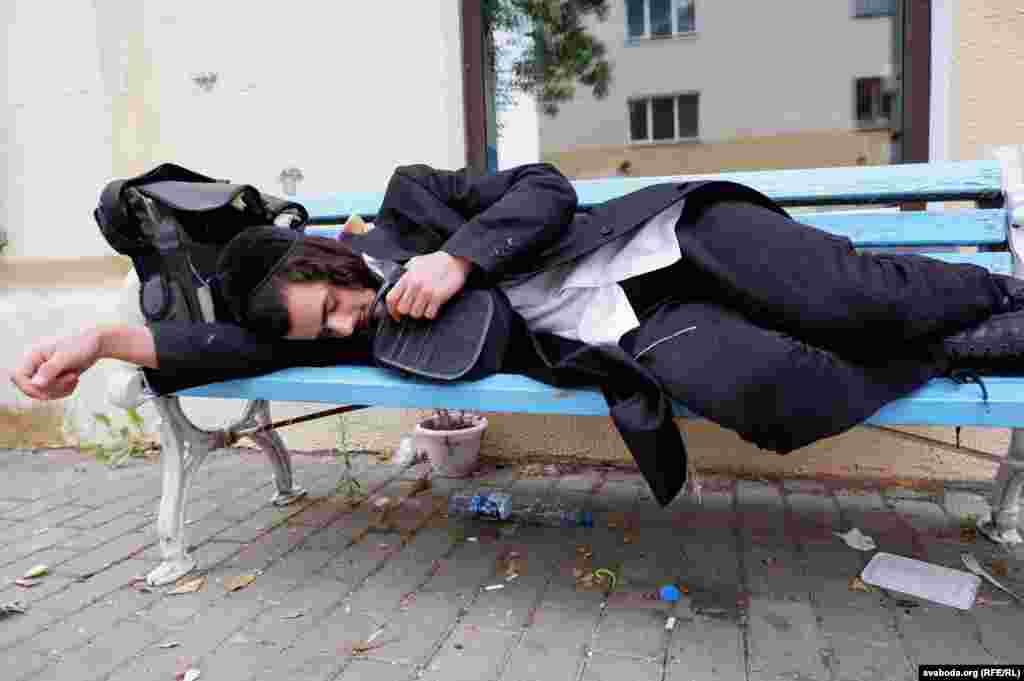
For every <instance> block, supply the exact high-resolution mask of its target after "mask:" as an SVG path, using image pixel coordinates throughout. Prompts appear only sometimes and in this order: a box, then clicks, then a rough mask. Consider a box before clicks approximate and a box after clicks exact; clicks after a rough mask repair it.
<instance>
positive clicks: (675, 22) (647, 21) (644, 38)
mask: <svg viewBox="0 0 1024 681" xmlns="http://www.w3.org/2000/svg"><path fill="white" fill-rule="evenodd" d="M629 2H630V0H624V1H623V5H626V21H625V26H626V43H627V44H635V43H644V42H649V41H658V40H672V39H674V38H692V37H694V36H696V35H697V31H698V28H697V0H692V2H691V4H692V5H693V29H691V30H689V31H680V30H679V12H678V11H677V9H678V8H677V7H676V0H669V2H670V3H671V10H670V11H669V20H670V21H671V22H672V32H671V33H670V34H668V35H651V0H633V2H641V3H643V6H644V32H643V35H637V36H634V35H631V34H630V32H629V29H630V27H629V7H628V5H629Z"/></svg>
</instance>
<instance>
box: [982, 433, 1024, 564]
mask: <svg viewBox="0 0 1024 681" xmlns="http://www.w3.org/2000/svg"><path fill="white" fill-rule="evenodd" d="M1022 489H1024V429H1021V428H1014V429H1013V431H1012V432H1011V433H1010V451H1009V454H1008V455H1007V457H1006V460H1005V461H1003V462H1002V463H1001V464H999V472H998V473H997V474H996V487H995V489H994V490H992V496H991V498H990V499H989V505H991V506H992V518H991V520H985V519H981V520H980V521H979V522H978V529H980V530H981V532H982V533H983V534H984V535H985V536H986V537H988V538H989V539H991V540H992V541H995V542H999V543H1000V544H1019V543H1021V541H1022V538H1021V534H1020V520H1021V518H1020V501H1021V490H1022Z"/></svg>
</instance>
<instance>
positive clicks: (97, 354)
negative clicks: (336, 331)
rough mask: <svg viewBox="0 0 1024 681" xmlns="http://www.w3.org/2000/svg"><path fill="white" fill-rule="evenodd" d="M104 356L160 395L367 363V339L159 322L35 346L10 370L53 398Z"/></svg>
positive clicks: (33, 392) (40, 396)
mask: <svg viewBox="0 0 1024 681" xmlns="http://www.w3.org/2000/svg"><path fill="white" fill-rule="evenodd" d="M101 359H118V360H121V361H124V362H129V363H131V364H136V365H138V366H141V367H145V368H146V369H149V370H151V371H147V378H148V379H149V382H150V385H151V386H152V387H153V389H154V390H155V391H156V392H157V393H159V394H167V393H171V392H176V391H178V390H184V389H185V388H190V387H193V386H197V385H203V384H206V383H215V382H217V381H223V380H228V379H232V378H242V377H245V376H255V375H258V374H263V373H268V372H270V371H276V370H277V369H284V368H287V367H294V366H332V365H338V364H364V365H365V364H369V363H370V362H371V360H370V348H369V340H368V339H366V338H363V337H361V336H359V337H352V338H340V339H318V340H291V339H284V338H271V337H268V336H259V335H256V334H253V333H251V332H249V331H247V330H245V329H243V328H241V327H239V326H235V325H234V324H221V323H209V324H193V323H191V322H160V323H157V324H154V325H153V326H152V327H147V326H142V325H130V324H120V325H110V326H101V327H94V328H91V329H86V330H85V331H82V332H80V333H78V334H75V335H72V336H66V337H64V338H51V339H47V340H44V341H42V342H40V343H38V344H37V345H36V346H35V347H34V348H33V349H32V350H31V351H30V352H29V353H28V354H27V355H25V357H24V358H23V359H22V361H21V363H20V364H19V365H18V366H17V367H16V368H15V369H14V370H13V371H12V372H11V381H12V382H13V383H14V385H15V386H17V387H18V389H19V390H21V392H23V393H24V394H25V395H27V396H29V397H32V398H34V399H37V400H56V399H61V398H63V397H67V396H68V395H70V394H71V393H73V392H74V391H75V388H76V387H77V386H78V379H79V377H80V376H81V374H82V373H84V372H85V371H87V370H88V369H89V368H91V367H92V366H93V365H94V364H95V363H96V362H97V361H99V360H101Z"/></svg>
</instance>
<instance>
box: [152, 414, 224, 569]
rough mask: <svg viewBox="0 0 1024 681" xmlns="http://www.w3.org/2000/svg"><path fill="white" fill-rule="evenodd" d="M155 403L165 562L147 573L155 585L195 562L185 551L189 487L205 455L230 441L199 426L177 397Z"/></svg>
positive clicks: (159, 524) (159, 530)
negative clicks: (157, 418) (158, 425)
mask: <svg viewBox="0 0 1024 681" xmlns="http://www.w3.org/2000/svg"><path fill="white" fill-rule="evenodd" d="M154 405H155V406H156V409H157V411H158V412H159V413H160V417H161V422H160V440H161V444H162V445H163V448H162V449H163V451H162V452H161V454H160V459H161V462H162V465H163V468H164V471H163V495H162V496H161V498H160V514H159V516H158V517H157V522H156V530H157V536H158V537H159V540H160V554H161V556H162V558H163V562H162V563H160V565H159V566H157V567H156V568H154V569H153V571H152V572H150V573H149V574H148V575H146V582H147V583H148V584H150V585H152V586H160V585H162V584H168V583H170V582H173V581H174V580H176V579H178V578H179V577H181V576H182V575H185V574H187V573H188V572H189V571H191V570H192V568H194V567H195V566H196V561H195V559H194V558H193V557H192V556H191V555H189V553H188V552H187V551H186V548H187V546H188V545H187V544H186V542H185V502H186V499H187V497H188V488H189V485H190V484H191V483H192V480H193V478H194V477H195V474H196V471H198V470H199V466H201V465H202V463H203V460H204V459H206V456H207V455H208V454H209V453H210V452H212V451H213V450H215V449H221V448H222V447H224V446H226V444H227V434H226V433H225V432H224V431H209V430H203V429H201V428H197V427H196V426H195V425H194V424H193V423H192V422H191V421H189V419H188V417H187V416H185V413H184V412H183V411H182V409H181V403H180V402H179V401H178V398H177V397H157V398H156V399H155V400H154Z"/></svg>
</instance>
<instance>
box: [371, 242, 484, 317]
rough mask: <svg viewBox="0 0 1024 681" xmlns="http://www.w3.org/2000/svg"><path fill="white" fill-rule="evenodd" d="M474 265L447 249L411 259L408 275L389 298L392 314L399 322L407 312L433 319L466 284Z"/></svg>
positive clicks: (403, 277) (388, 302)
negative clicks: (446, 251)
mask: <svg viewBox="0 0 1024 681" xmlns="http://www.w3.org/2000/svg"><path fill="white" fill-rule="evenodd" d="M472 267H473V263H472V262H471V261H470V260H467V259H466V258H460V257H456V256H453V255H450V254H448V253H445V252H444V251H435V252H433V253H431V254H429V255H418V256H416V257H415V258H412V259H410V260H409V262H408V263H406V265H405V269H406V272H405V274H403V275H402V278H401V279H399V280H398V283H397V284H395V287H394V288H392V289H391V290H390V291H389V292H388V295H387V296H386V297H385V302H386V303H387V307H388V313H389V314H390V315H391V317H392V318H393V319H394V320H395V321H398V320H399V319H400V318H401V317H402V316H403V315H409V316H410V317H413V318H415V319H420V318H422V317H426V318H427V319H433V318H434V317H436V316H437V313H438V311H439V310H440V309H441V306H442V305H444V304H445V303H447V302H448V301H449V300H450V299H451V297H452V296H454V295H455V294H456V293H458V292H459V291H460V290H462V287H463V286H465V285H466V278H467V277H468V276H469V271H470V270H471V269H472Z"/></svg>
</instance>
